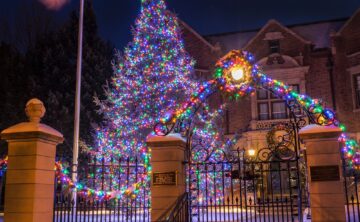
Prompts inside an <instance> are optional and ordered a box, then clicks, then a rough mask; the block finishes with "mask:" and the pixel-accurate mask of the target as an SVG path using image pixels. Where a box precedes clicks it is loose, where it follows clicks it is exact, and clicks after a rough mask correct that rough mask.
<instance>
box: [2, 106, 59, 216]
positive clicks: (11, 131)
mask: <svg viewBox="0 0 360 222" xmlns="http://www.w3.org/2000/svg"><path fill="white" fill-rule="evenodd" d="M25 112H26V115H27V116H28V118H29V122H23V123H20V124H17V125H14V126H12V127H10V128H8V129H6V130H4V131H2V132H1V139H3V140H6V141H7V142H8V156H9V159H8V161H9V162H8V169H7V174H6V185H5V186H6V187H5V189H6V192H5V215H4V216H5V221H6V222H25V221H26V222H40V221H41V222H51V221H52V220H53V205H54V179H55V178H54V176H55V172H54V164H55V153H56V145H57V144H59V143H61V142H62V141H63V136H62V134H61V133H59V132H58V131H56V130H54V129H53V128H51V127H49V126H47V125H45V124H41V123H40V119H41V117H43V116H44V114H45V107H44V105H43V103H42V102H41V101H40V100H38V99H32V100H30V101H29V102H28V103H27V104H26V109H25Z"/></svg>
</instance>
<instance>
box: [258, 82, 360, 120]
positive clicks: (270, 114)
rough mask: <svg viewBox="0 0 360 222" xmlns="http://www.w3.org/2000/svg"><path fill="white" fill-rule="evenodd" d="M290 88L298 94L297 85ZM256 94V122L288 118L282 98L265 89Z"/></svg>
mask: <svg viewBox="0 0 360 222" xmlns="http://www.w3.org/2000/svg"><path fill="white" fill-rule="evenodd" d="M359 83H360V82H359ZM290 86H291V87H292V90H294V91H296V92H298V93H300V87H299V85H298V84H294V85H290ZM256 94H257V109H258V120H269V119H286V118H288V117H289V110H288V108H287V106H286V102H285V101H284V100H283V99H282V98H279V97H277V96H276V95H274V94H273V93H271V92H269V91H267V90H265V89H258V90H257V91H256ZM294 111H295V113H296V114H300V113H301V110H300V108H296V110H294Z"/></svg>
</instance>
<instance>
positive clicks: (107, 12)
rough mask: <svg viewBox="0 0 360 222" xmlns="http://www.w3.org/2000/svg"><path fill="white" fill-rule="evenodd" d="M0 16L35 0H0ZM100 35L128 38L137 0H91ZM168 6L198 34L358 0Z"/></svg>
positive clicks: (314, 17) (307, 16) (171, 0)
mask: <svg viewBox="0 0 360 222" xmlns="http://www.w3.org/2000/svg"><path fill="white" fill-rule="evenodd" d="M0 1H1V3H2V4H1V8H0V19H4V18H6V19H8V20H10V21H11V20H13V19H14V17H15V16H19V13H18V12H19V10H21V7H22V4H23V3H29V2H35V1H36V0H0ZM92 1H93V3H94V8H95V12H96V15H97V19H98V25H99V31H100V34H101V36H102V37H103V38H105V39H106V40H110V41H111V42H112V43H114V44H115V45H116V47H117V48H119V49H120V48H122V47H123V46H125V45H126V43H127V42H128V41H129V40H130V39H131V32H130V27H131V25H133V24H134V20H135V18H136V15H137V14H138V13H139V8H140V0H92ZM167 4H168V7H169V9H171V10H172V11H174V12H175V13H177V14H178V16H179V17H180V18H181V19H182V20H184V21H185V22H186V23H188V24H189V25H190V26H192V27H193V28H194V29H195V30H196V31H198V32H199V33H200V34H204V35H206V34H213V33H221V32H232V31H241V30H247V29H254V28H259V27H261V26H262V25H264V23H266V21H267V20H269V19H271V18H274V19H277V20H278V21H280V22H281V23H283V24H295V23H304V22H311V21H318V20H328V19H335V18H343V17H349V16H351V15H352V14H353V13H354V12H355V11H356V9H357V8H360V0H167ZM78 5H79V0H70V3H69V4H67V5H66V6H65V7H64V8H63V9H61V10H59V11H56V12H53V13H54V15H55V16H56V18H57V19H58V20H59V21H62V20H64V19H65V18H66V16H68V14H69V12H70V11H71V10H72V9H76V8H78ZM0 22H1V21H0Z"/></svg>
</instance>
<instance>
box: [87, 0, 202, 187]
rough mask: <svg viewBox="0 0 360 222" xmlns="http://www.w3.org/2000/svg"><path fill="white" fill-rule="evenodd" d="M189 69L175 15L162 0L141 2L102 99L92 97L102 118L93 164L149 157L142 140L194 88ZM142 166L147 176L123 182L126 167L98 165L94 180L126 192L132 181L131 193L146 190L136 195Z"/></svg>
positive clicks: (140, 179) (191, 69) (148, 174)
mask: <svg viewBox="0 0 360 222" xmlns="http://www.w3.org/2000/svg"><path fill="white" fill-rule="evenodd" d="M193 67H194V61H193V60H192V58H191V57H190V56H189V55H188V53H187V52H186V50H185V46H184V42H183V40H182V38H181V30H180V27H179V24H178V21H177V18H176V17H175V15H173V14H172V13H170V12H169V11H167V8H166V5H165V1H164V0H142V1H141V13H140V15H139V16H138V18H137V19H136V22H135V27H134V30H133V40H132V41H131V42H130V43H129V45H128V46H127V47H126V48H125V50H124V53H122V54H120V53H118V54H117V61H115V62H114V63H113V69H114V76H113V78H112V79H111V81H110V85H109V87H107V89H106V99H105V100H102V101H100V100H97V104H98V105H99V107H100V109H99V111H100V113H101V114H103V116H104V118H105V121H104V123H103V124H102V126H100V127H98V129H97V133H96V145H95V146H94V147H93V149H92V150H91V152H89V153H90V154H92V155H95V156H96V158H97V160H96V162H98V163H102V162H104V163H105V164H107V165H109V164H111V162H112V160H113V159H116V160H117V159H120V158H121V159H130V161H134V160H135V159H137V160H139V161H140V163H142V162H144V161H148V160H149V158H150V153H151V152H150V150H148V147H147V146H146V143H145V142H146V137H147V136H148V135H149V134H150V133H151V132H152V131H153V126H154V125H155V123H156V122H158V121H159V120H160V118H161V117H162V116H164V115H166V112H168V110H174V109H176V108H177V107H178V105H179V104H182V103H183V102H184V101H185V100H186V99H187V98H188V97H189V96H190V95H191V93H192V92H194V91H195V90H196V88H197V85H198V83H197V82H196V81H195V80H194V78H193V74H194V69H193ZM144 166H146V168H147V170H146V172H147V173H146V174H144V175H143V176H140V177H135V176H134V177H129V178H126V180H127V182H126V183H122V181H124V180H120V179H119V178H118V175H119V174H121V172H126V170H127V169H125V168H126V167H127V166H120V169H116V171H117V174H116V175H115V174H112V173H111V172H110V169H105V171H104V170H103V169H101V167H99V169H98V171H97V172H98V173H97V174H96V175H97V176H98V178H95V180H97V181H98V183H97V182H95V184H101V187H104V189H105V190H127V189H128V186H129V187H130V188H132V187H134V186H133V185H132V184H135V187H136V189H135V191H137V190H138V189H147V192H140V193H142V194H144V193H148V191H149V190H148V189H149V182H150V173H151V166H150V165H149V164H148V163H144ZM134 169H135V168H132V167H130V170H134ZM103 173H106V175H109V176H110V177H112V178H111V180H105V184H104V183H103V181H102V178H101V175H102V174H103ZM131 175H135V174H131ZM120 177H121V175H120ZM80 179H81V178H80ZM143 181H146V182H143ZM138 184H141V185H138ZM96 188H98V189H99V188H100V186H99V187H95V188H94V189H96Z"/></svg>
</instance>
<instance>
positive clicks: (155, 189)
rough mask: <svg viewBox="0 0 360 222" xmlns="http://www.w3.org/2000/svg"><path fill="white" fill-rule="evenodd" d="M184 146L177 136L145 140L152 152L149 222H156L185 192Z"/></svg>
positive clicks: (154, 137)
mask: <svg viewBox="0 0 360 222" xmlns="http://www.w3.org/2000/svg"><path fill="white" fill-rule="evenodd" d="M185 144H186V143H185V140H184V139H183V138H181V136H179V135H177V134H170V135H168V136H150V137H149V138H148V140H147V145H148V147H150V148H151V150H152V153H151V165H152V176H151V206H152V207H151V221H157V219H158V218H159V217H160V216H161V215H162V214H163V213H164V212H165V211H166V210H167V209H168V208H169V207H171V206H172V205H173V204H174V203H175V201H176V200H177V198H178V197H179V196H181V195H182V194H183V193H184V192H185V177H186V172H185V167H184V163H183V162H184V161H185ZM174 173H175V174H176V177H177V178H176V183H173V182H174V180H173V179H174V178H173V175H174Z"/></svg>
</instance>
